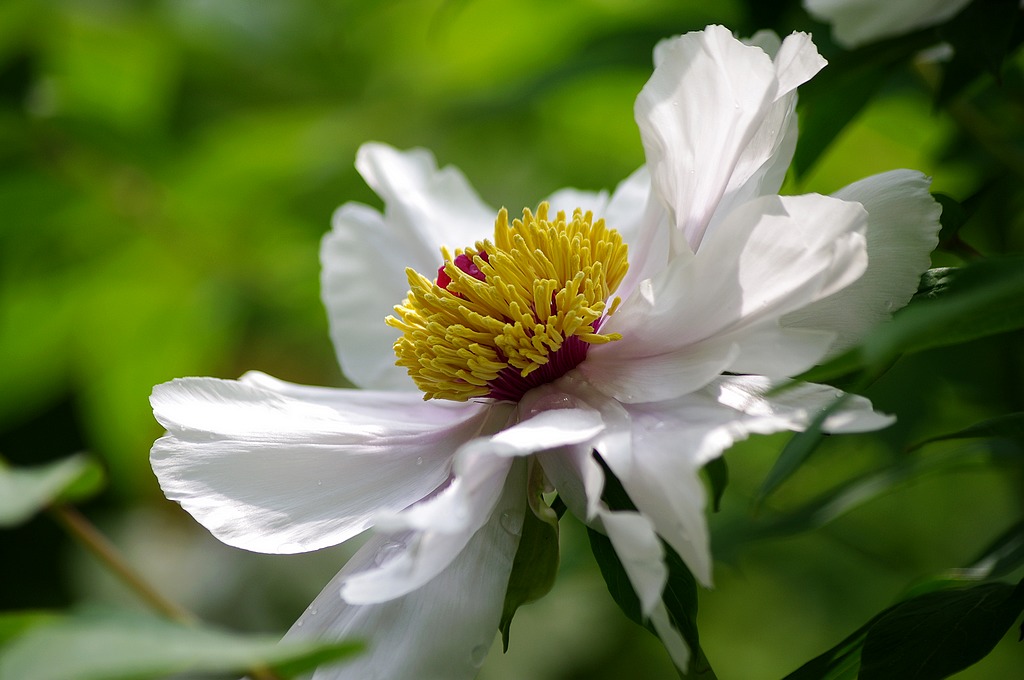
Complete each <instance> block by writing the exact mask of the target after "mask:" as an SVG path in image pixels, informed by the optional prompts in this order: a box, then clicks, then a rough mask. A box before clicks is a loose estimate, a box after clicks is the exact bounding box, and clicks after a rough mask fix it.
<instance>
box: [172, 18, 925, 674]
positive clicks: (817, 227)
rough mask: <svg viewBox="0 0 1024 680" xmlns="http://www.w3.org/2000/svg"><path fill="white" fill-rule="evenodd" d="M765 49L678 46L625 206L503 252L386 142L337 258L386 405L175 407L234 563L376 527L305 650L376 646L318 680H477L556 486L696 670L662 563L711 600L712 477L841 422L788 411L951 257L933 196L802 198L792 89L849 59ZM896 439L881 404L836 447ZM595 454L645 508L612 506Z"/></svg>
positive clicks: (921, 183) (255, 376) (644, 132)
mask: <svg viewBox="0 0 1024 680" xmlns="http://www.w3.org/2000/svg"><path fill="white" fill-rule="evenodd" d="M758 42H760V43H761V46H751V45H745V44H743V43H741V42H740V41H738V40H736V39H734V38H733V37H732V35H731V34H730V33H729V32H728V31H727V30H726V29H724V28H722V27H719V26H712V27H709V28H707V29H706V30H704V31H700V32H696V33H690V34H687V35H684V36H681V37H678V38H675V39H672V40H669V41H666V42H664V43H662V44H661V45H659V46H658V48H657V49H656V51H655V62H656V68H655V70H654V74H653V76H652V77H651V79H650V81H649V82H648V83H647V85H646V86H645V87H644V88H643V90H642V91H641V93H640V95H639V97H638V98H637V102H636V120H637V124H638V125H639V126H640V132H641V136H642V139H643V144H644V149H645V151H646V154H647V163H646V165H645V166H644V167H642V168H640V169H639V170H637V171H636V172H635V173H634V174H633V175H631V176H630V177H628V178H627V179H626V180H625V181H623V182H622V183H621V184H620V185H619V187H618V188H617V189H616V190H615V192H614V193H613V194H612V195H611V196H610V197H609V196H608V195H607V194H606V193H603V192H602V193H588V192H581V191H576V190H570V189H567V190H562V191H559V192H557V193H555V194H554V195H552V196H551V197H549V199H548V201H547V202H548V203H549V204H550V209H548V207H547V205H545V204H542V206H541V208H540V209H539V210H538V211H537V214H536V215H534V214H533V213H530V212H529V211H526V212H524V217H523V219H522V220H519V221H513V222H512V223H511V224H510V223H509V222H508V220H507V216H506V214H505V213H504V211H502V212H501V213H500V214H498V219H497V222H496V226H495V230H494V232H493V233H492V232H491V231H490V229H489V225H491V224H492V223H495V214H496V211H494V210H493V209H492V208H490V207H488V206H486V205H485V204H484V203H483V202H482V201H481V200H480V199H479V198H478V197H477V195H476V194H475V193H474V191H473V190H472V188H471V187H470V186H469V184H468V183H467V181H466V179H465V178H464V177H463V175H462V174H461V173H459V171H458V170H456V169H454V168H452V167H446V168H442V169H438V168H437V166H436V164H435V161H434V158H433V156H431V155H430V154H429V153H428V152H427V151H424V150H412V151H407V152H401V151H397V150H395V149H392V148H390V147H388V146H384V145H382V144H367V145H365V146H363V147H362V148H361V149H360V150H359V154H358V157H357V160H356V167H357V168H358V169H359V172H360V173H361V174H362V176H363V177H364V178H365V179H366V181H367V183H368V184H369V185H370V186H371V187H372V188H373V189H374V190H375V191H376V192H377V194H378V195H380V196H381V198H382V199H383V200H384V204H385V209H384V214H383V215H382V214H380V213H379V212H377V211H376V210H374V209H372V208H369V207H367V206H364V205H359V204H355V203H348V204H345V205H343V206H342V207H341V208H340V209H338V211H337V212H336V213H335V215H334V224H333V230H332V232H331V233H330V234H328V235H327V236H326V237H325V239H324V242H323V248H322V261H323V297H324V302H325V304H326V307H327V310H328V313H329V316H330V322H331V332H332V337H333V340H334V343H335V346H336V347H337V352H338V359H339V361H340V362H341V365H342V367H343V368H344V371H345V374H346V375H348V376H349V377H350V378H351V379H352V380H353V382H355V383H356V384H358V385H360V386H361V387H363V388H365V389H328V388H316V387H303V386H298V385H293V384H288V383H284V382H280V381H278V380H275V379H273V378H271V377H269V376H266V375H263V374H259V373H250V374H247V375H245V376H243V377H242V379H241V380H238V381H228V380H215V379H212V378H186V379H182V380H175V381H173V382H170V383H167V384H164V385H159V386H157V387H156V388H155V389H154V392H153V397H152V404H153V409H154V411H155V414H156V417H157V419H158V420H159V421H160V423H161V424H163V425H164V426H165V427H166V428H167V434H166V435H165V436H164V437H163V438H161V439H160V440H159V441H157V442H156V444H155V445H154V447H153V451H152V464H153V469H154V470H155V472H156V474H157V476H158V477H159V480H160V484H161V486H162V488H163V490H164V492H165V493H166V495H167V497H168V498H170V499H172V500H175V501H178V502H179V503H181V505H182V506H183V507H184V508H185V509H186V510H187V511H188V512H189V513H191V514H192V515H193V516H194V517H195V518H196V519H197V520H198V521H199V522H201V523H202V524H203V525H204V526H206V527H207V528H208V529H209V530H210V531H212V532H213V533H214V534H215V535H216V536H217V537H218V538H220V539H221V540H222V541H224V542H225V543H228V544H230V545H234V546H238V547H240V548H245V549H248V550H255V551H261V552H273V553H294V552H301V551H307V550H315V549H317V548H321V547H324V546H328V545H334V544H337V543H339V542H341V541H345V540H347V539H349V538H351V537H353V536H355V535H356V534H358V533H360V532H362V531H364V530H365V529H367V528H370V527H375V534H374V536H373V537H372V538H370V539H369V541H368V542H367V543H366V544H365V545H364V546H363V547H362V548H361V549H360V550H359V552H358V553H357V554H356V555H355V556H354V557H353V558H352V560H351V561H350V562H349V564H348V565H347V566H346V567H345V568H344V570H342V572H341V573H340V574H338V576H337V577H336V578H335V579H334V580H333V581H332V582H331V583H330V584H329V585H328V586H327V587H326V588H325V589H324V591H323V593H322V594H321V595H320V596H319V597H318V598H317V599H316V601H314V602H313V604H312V605H310V607H309V608H308V609H307V610H306V613H305V614H303V616H302V617H301V619H300V620H299V621H298V622H296V624H295V626H294V627H293V628H292V630H291V631H290V633H289V635H316V636H328V637H332V638H364V639H366V640H368V641H369V642H370V648H369V651H368V653H366V654H364V655H363V656H361V657H358V658H356V659H355V660H354V661H352V662H349V663H345V664H342V665H338V666H336V667H333V668H327V667H324V668H321V669H320V670H319V671H318V672H317V673H316V674H315V677H316V678H318V679H320V680H322V679H325V678H334V679H341V678H358V679H359V680H365V679H366V678H388V679H391V680H394V679H396V678H417V679H419V680H424V679H426V680H431V679H440V678H443V679H445V680H451V679H452V678H469V677H472V676H473V675H474V674H475V672H476V669H477V668H478V667H479V666H480V665H481V663H482V662H483V660H484V657H485V655H486V653H487V650H488V649H489V647H490V645H491V642H492V640H493V638H494V633H495V631H496V628H497V626H498V622H499V617H500V615H501V612H502V602H503V597H504V595H505V590H506V586H507V584H508V579H509V574H510V570H511V567H512V562H513V558H514V556H515V554H516V550H517V547H518V543H519V540H520V534H521V528H522V526H523V522H524V517H525V513H526V512H528V511H529V510H528V507H529V503H528V495H530V494H535V493H536V492H537V491H538V488H537V486H538V484H548V483H549V484H551V485H553V486H554V488H556V489H557V491H558V493H559V495H560V497H561V498H562V499H564V501H565V503H566V504H567V506H568V508H569V509H570V510H571V511H572V512H573V513H575V514H576V515H577V516H578V517H579V518H580V519H581V520H583V521H584V522H586V523H588V524H589V525H590V526H593V527H595V528H597V529H599V530H600V531H603V532H605V533H606V534H607V535H608V537H609V538H610V540H611V543H612V545H613V546H614V548H615V550H616V551H617V553H618V555H619V557H620V560H621V562H622V564H623V565H624V567H625V569H626V570H627V573H628V575H629V578H630V581H631V583H632V585H633V587H634V589H635V590H636V592H637V594H638V596H639V598H640V601H641V604H642V610H643V614H644V615H645V616H646V617H649V618H650V620H651V621H652V623H653V625H654V626H655V628H656V629H657V631H658V632H659V635H660V636H661V637H662V639H663V641H664V642H665V644H666V645H667V647H668V649H669V651H670V653H671V654H672V656H673V659H674V660H675V662H676V663H677V664H678V665H679V666H680V667H685V666H686V664H687V661H688V656H689V651H688V650H687V647H686V644H685V642H684V641H683V640H682V638H681V637H680V636H679V634H678V633H677V632H676V631H675V630H674V629H673V628H672V627H671V626H670V624H669V620H668V616H667V612H666V610H665V607H664V605H663V603H662V601H661V594H662V590H663V587H664V585H665V581H666V574H667V572H666V567H665V565H664V562H663V559H662V556H663V551H662V543H661V540H659V539H662V540H664V541H665V542H666V543H667V544H668V545H670V546H671V547H672V548H673V549H674V550H676V551H677V552H678V553H679V555H680V556H681V557H682V558H683V559H684V560H685V562H686V564H687V566H688V567H689V568H690V569H691V570H692V572H693V573H694V575H695V576H696V577H697V579H698V580H699V581H700V582H701V583H703V584H705V585H710V583H711V571H712V570H711V556H710V554H709V547H708V532H707V526H706V521H705V516H704V509H705V502H706V499H705V492H704V488H703V486H702V484H701V481H700V479H699V477H698V472H699V470H700V468H701V467H702V466H703V465H705V464H706V463H707V462H708V461H710V460H712V459H714V458H715V457H717V456H719V455H721V453H722V452H723V451H724V450H725V449H726V448H728V447H729V446H730V445H731V444H732V443H734V442H736V441H738V440H740V439H743V438H745V437H747V436H748V435H750V434H751V433H770V432H777V431H781V430H800V429H802V428H804V427H805V426H806V425H807V424H808V423H809V421H810V420H812V419H813V418H814V416H815V414H816V413H818V412H820V410H821V409H822V408H823V406H825V405H827V404H830V403H831V402H832V401H833V400H834V399H835V398H836V397H837V395H839V394H840V393H839V392H838V391H837V390H835V389H833V388H831V387H826V386H821V385H810V384H805V385H802V386H800V387H797V388H794V389H791V390H787V391H784V392H781V393H778V394H777V395H775V396H770V395H769V394H768V390H769V389H770V388H771V386H772V385H774V384H776V383H777V381H778V380H780V379H783V378H785V377H787V376H792V375H795V374H797V373H799V372H801V371H803V370H805V369H807V368H809V367H811V366H813V365H815V364H816V363H819V362H820V361H821V359H822V358H823V357H825V356H827V355H829V354H830V353H834V352H836V351H838V350H839V349H841V348H844V347H847V346H849V345H851V344H853V343H856V342H857V341H858V340H859V339H860V338H861V337H863V336H864V334H865V333H866V332H867V331H868V330H869V329H870V328H871V327H872V326H874V325H875V324H877V323H878V322H880V321H882V320H883V319H885V318H886V317H887V316H888V315H889V313H890V312H891V311H892V310H893V309H896V308H898V307H901V306H903V305H904V304H906V302H907V301H908V300H909V298H910V296H911V295H912V294H913V293H914V291H915V288H916V285H917V281H918V278H919V275H920V274H921V272H923V271H924V270H925V269H926V268H927V267H928V263H929V256H928V253H929V252H930V251H931V250H932V248H933V247H934V246H935V244H936V234H937V231H938V215H939V207H938V206H937V204H936V203H935V202H934V201H933V200H932V198H931V197H930V196H929V194H928V186H929V182H928V180H927V178H925V177H923V176H922V175H920V174H919V173H916V172H911V171H907V170H901V171H896V172H891V173H886V174H883V175H879V176H876V177H871V178H868V179H865V180H863V181H860V182H857V183H856V184H853V185H851V186H849V187H847V188H846V189H843V190H842V191H841V192H839V193H838V194H837V195H836V196H833V197H830V196H821V195H815V194H812V195H805V196H779V195H777V192H778V190H779V187H780V185H781V183H782V179H783V175H784V173H785V171H786V168H787V167H788V165H789V162H790V159H791V157H792V154H793V149H794V147H795V143H796V139H795V138H796V116H795V114H794V105H795V102H796V87H797V86H798V85H800V84H801V83H803V82H805V81H807V80H808V79H809V78H811V77H812V76H813V75H814V74H815V73H816V72H817V71H818V70H819V69H821V68H822V66H824V60H823V59H822V58H821V57H820V56H819V55H818V53H817V51H816V50H815V48H814V45H813V44H812V43H811V40H810V38H809V37H808V36H807V35H804V34H793V35H791V36H789V37H788V38H786V40H785V41H784V42H782V43H781V44H780V43H779V41H778V39H777V38H768V37H765V36H763V35H762V36H760V38H759V40H758ZM766 50H767V51H766ZM577 208H579V209H581V210H576V209H577ZM563 210H564V211H565V212H564V214H563V213H561V212H559V211H563ZM442 247H443V248H445V250H444V251H443V255H442V254H441V251H440V250H439V249H441V248H442ZM449 249H455V250H449ZM439 265H441V266H442V268H441V270H440V272H438V274H436V275H435V274H434V272H435V271H437V270H438V267H439ZM417 272H418V273H417ZM435 276H436V282H435ZM395 305H398V307H395ZM389 314H391V315H393V316H392V317H391V318H390V319H389V320H388V322H387V323H385V322H384V319H385V317H387V316H388V315H389ZM393 347H394V350H393V349H392V348H393ZM396 351H397V354H398V356H399V362H398V363H399V364H401V366H396V364H395V352H396ZM410 378H411V379H410ZM425 396H426V397H435V398H426V399H425ZM889 422H891V418H889V417H888V416H884V415H880V414H877V413H874V412H873V411H872V410H871V407H870V404H869V403H868V402H867V400H865V399H863V398H859V397H856V398H853V399H851V400H850V401H848V402H846V406H845V408H844V409H843V410H841V411H839V412H837V413H835V414H834V415H832V416H831V417H830V418H829V419H828V420H827V422H826V423H825V429H826V430H827V431H829V432H857V431H865V430H873V429H876V428H880V427H884V426H885V425H887V424H888V423H889ZM595 452H596V455H597V456H600V458H601V459H602V460H603V462H604V464H605V465H607V467H608V468H609V469H610V470H611V471H612V472H613V473H614V474H615V476H616V477H617V478H618V479H619V480H620V481H621V483H622V485H623V486H624V488H625V490H626V491H627V492H628V494H629V496H630V498H631V499H632V500H633V502H634V503H635V504H636V507H637V511H635V512H624V511H612V510H611V509H609V508H608V507H607V506H606V505H605V504H604V503H603V502H602V500H601V493H602V488H603V485H604V482H605V476H604V471H603V468H602V467H601V464H600V463H599V462H598V460H597V459H596V458H595ZM540 473H543V474H542V475H541V474H540ZM528 489H529V492H528Z"/></svg>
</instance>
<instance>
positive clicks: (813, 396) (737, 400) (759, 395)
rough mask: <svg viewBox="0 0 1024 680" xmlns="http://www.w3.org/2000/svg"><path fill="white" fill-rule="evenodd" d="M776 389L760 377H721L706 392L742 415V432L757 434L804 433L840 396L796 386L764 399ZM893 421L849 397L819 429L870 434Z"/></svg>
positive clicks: (830, 390)
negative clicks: (743, 416) (786, 431)
mask: <svg viewBox="0 0 1024 680" xmlns="http://www.w3.org/2000/svg"><path fill="white" fill-rule="evenodd" d="M776 385H777V384H776V383H774V382H772V381H771V380H769V379H767V378H764V377H762V376H755V375H734V376H722V377H721V378H720V379H719V380H717V381H715V383H714V384H713V385H709V386H708V388H707V391H708V392H709V393H710V394H712V395H713V396H714V398H715V400H716V401H717V402H718V403H720V404H722V405H724V406H728V407H729V408H731V409H735V410H736V411H740V412H742V413H743V414H745V415H746V416H747V417H746V418H744V419H743V428H744V429H745V430H747V431H749V432H752V433H758V434H771V433H773V432H780V431H782V430H793V431H797V432H799V431H801V430H804V429H805V428H806V427H807V426H808V425H810V424H811V421H813V420H814V418H815V417H816V416H817V415H818V414H819V413H820V412H821V411H822V409H824V408H826V407H828V406H830V405H831V404H832V403H833V402H835V400H836V399H838V398H839V397H841V396H842V395H843V392H842V391H841V390H837V389H836V388H834V387H830V386H828V385H817V384H814V383H800V384H798V385H793V386H787V388H786V389H785V390H783V391H781V392H779V393H777V394H772V395H771V396H766V395H767V394H768V393H769V392H770V391H771V390H772V389H773V388H774V387H776ZM895 420H896V419H895V418H894V417H893V416H889V415H886V414H884V413H878V412H877V411H875V410H874V409H873V408H872V407H871V402H870V401H868V400H867V399H865V398H864V397H862V396H859V395H856V394H853V395H849V396H848V397H847V399H846V402H845V403H844V404H843V406H842V408H840V409H839V410H837V411H836V412H835V413H832V414H831V415H830V416H829V417H828V418H826V419H825V422H824V423H823V426H822V429H823V430H824V431H825V432H830V433H836V434H839V433H852V432H872V431H874V430H880V429H882V428H884V427H888V426H889V425H891V424H892V423H893V422H895Z"/></svg>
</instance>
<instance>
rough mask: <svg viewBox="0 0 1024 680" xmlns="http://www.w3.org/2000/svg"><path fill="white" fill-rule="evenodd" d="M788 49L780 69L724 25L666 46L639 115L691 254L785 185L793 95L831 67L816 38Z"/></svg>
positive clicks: (660, 185) (658, 183) (794, 40)
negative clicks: (737, 212)
mask: <svg viewBox="0 0 1024 680" xmlns="http://www.w3.org/2000/svg"><path fill="white" fill-rule="evenodd" d="M786 43H789V44H788V45H787V44H786ZM786 43H784V44H783V47H782V48H780V52H779V55H780V56H781V59H780V62H779V64H778V65H776V64H775V63H773V62H772V60H771V58H770V57H769V56H768V55H767V54H765V52H764V51H763V50H761V49H760V48H758V47H753V46H748V45H744V44H743V43H741V42H740V41H738V40H736V39H735V38H733V37H732V35H731V34H730V33H729V31H728V30H726V29H725V28H723V27H721V26H709V27H708V28H707V29H705V30H704V31H701V32H697V33H689V34H686V35H683V36H680V37H679V38H676V39H674V40H672V41H671V42H669V43H667V44H663V45H659V48H658V53H657V54H656V62H657V63H658V65H657V67H656V68H655V71H654V74H653V75H652V76H651V79H650V80H649V81H648V82H647V84H646V85H645V86H644V88H643V90H642V91H641V93H640V95H639V96H638V97H637V101H636V107H635V114H636V120H637V125H638V126H639V127H640V134H641V138H642V140H643V144H644V149H645V151H646V154H647V165H648V167H649V168H650V171H651V180H652V184H653V186H654V190H655V192H656V193H657V195H658V196H659V197H660V198H661V200H662V201H663V202H664V204H665V207H666V208H667V209H668V212H669V214H670V221H671V222H672V223H673V225H674V226H675V227H676V229H678V230H679V232H680V234H681V238H680V239H679V240H680V241H685V242H686V243H687V244H689V247H690V248H691V249H694V250H695V249H696V248H697V247H698V245H699V244H700V242H701V240H702V239H703V236H704V232H705V230H706V229H708V227H709V225H710V224H711V222H712V220H713V219H714V218H715V217H716V213H718V215H719V219H720V218H721V216H722V215H724V214H726V213H728V212H729V211H730V210H731V209H732V208H733V207H735V206H736V205H738V204H739V203H742V202H744V201H745V200H747V199H749V198H751V197H753V196H755V195H759V194H760V193H773V192H774V191H777V189H778V185H776V182H777V183H778V184H781V174H782V173H781V172H780V168H781V170H782V171H784V169H785V167H786V166H787V165H788V162H789V157H790V155H791V153H792V149H793V145H794V144H795V142H793V141H792V140H788V141H787V140H786V139H785V137H786V136H788V133H790V132H792V131H793V129H794V127H793V125H791V123H790V119H791V118H792V109H793V104H794V100H793V98H792V97H791V96H789V93H790V92H791V91H792V89H793V88H795V87H796V85H798V84H800V83H801V82H804V81H806V80H807V79H809V78H810V77H811V76H813V75H814V73H815V72H816V71H817V70H818V69H820V68H821V67H822V66H823V65H824V60H822V59H821V58H820V57H819V56H818V55H817V52H816V51H815V50H814V46H813V44H811V43H810V41H809V40H806V39H804V38H800V37H794V36H790V38H787V40H786ZM776 156H778V157H779V160H778V162H775V160H774V159H775V158H776ZM769 177H770V180H769V179H768V178H769ZM769 182H770V183H771V184H772V186H769ZM675 250H676V251H677V252H678V251H679V250H681V246H678V245H677V246H676V247H675Z"/></svg>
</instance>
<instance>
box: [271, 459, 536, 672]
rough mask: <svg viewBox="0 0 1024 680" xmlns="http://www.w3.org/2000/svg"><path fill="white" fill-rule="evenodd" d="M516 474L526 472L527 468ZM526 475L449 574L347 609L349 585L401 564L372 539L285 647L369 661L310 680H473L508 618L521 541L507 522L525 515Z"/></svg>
mask: <svg viewBox="0 0 1024 680" xmlns="http://www.w3.org/2000/svg"><path fill="white" fill-rule="evenodd" d="M516 467H517V468H523V467H525V466H524V465H522V464H521V463H520V464H518V465H517V466H516ZM524 480H525V474H524V473H523V472H522V470H521V469H520V470H519V471H518V472H514V473H513V474H510V475H509V476H508V479H507V483H506V486H505V489H504V492H503V494H502V497H501V499H500V500H499V502H498V505H497V507H496V509H495V512H494V513H492V514H491V516H490V517H489V519H488V520H487V522H486V523H485V524H484V525H483V527H481V528H480V530H479V531H477V532H476V533H475V534H473V536H472V537H471V538H470V539H469V541H468V542H467V543H466V546H465V548H463V550H462V551H461V552H460V553H459V554H458V555H457V556H456V557H455V559H454V560H452V562H451V563H450V564H449V565H448V567H447V568H446V569H445V570H444V571H442V572H441V573H440V574H438V575H437V577H436V578H434V579H432V580H430V581H429V582H427V583H426V584H425V585H423V586H422V587H420V588H419V589H417V590H414V591H412V592H411V593H409V594H407V595H404V596H401V597H397V598H395V599H392V600H390V601H387V602H382V603H378V604H369V605H354V604H349V603H346V602H344V601H343V600H342V598H341V594H340V591H341V586H342V584H343V583H344V582H345V581H346V580H348V579H349V578H351V577H352V576H353V575H354V574H357V573H359V572H360V571H363V570H365V569H372V568H375V567H376V566H377V565H378V563H379V562H383V561H385V560H390V559H394V558H395V556H396V552H397V551H399V550H400V548H396V547H395V543H394V540H393V538H392V537H386V536H377V537H374V538H371V539H370V541H369V542H367V544H366V545H364V546H363V547H362V548H361V549H360V550H359V552H358V553H356V555H355V556H354V557H353V558H352V559H351V560H350V561H349V563H348V564H347V565H346V566H345V568H344V569H343V570H342V571H341V573H340V574H338V576H336V577H335V578H334V579H333V580H332V581H331V582H330V583H329V584H328V585H327V587H326V588H324V590H323V592H321V593H320V595H319V596H318V597H317V598H316V600H314V601H313V603H312V604H311V605H310V606H309V607H308V608H307V609H306V612H305V613H304V614H303V615H302V616H301V617H300V618H299V620H298V621H296V623H295V625H294V626H292V629H291V630H290V631H288V634H287V635H286V636H285V637H286V639H309V638H316V639H328V640H340V639H362V640H365V641H366V642H367V646H368V650H367V652H366V653H364V654H362V655H360V656H357V657H354V658H353V659H352V660H351V661H346V662H343V663H340V664H336V665H334V666H322V667H320V668H319V669H317V671H316V673H315V674H311V675H310V676H307V677H308V678H310V680H460V679H461V680H469V679H470V678H473V677H474V676H475V675H476V673H477V671H478V669H479V667H480V666H481V665H482V664H483V661H484V659H485V657H486V656H487V651H488V649H490V647H491V643H492V642H493V640H494V636H495V633H496V632H497V629H498V621H499V619H500V617H501V610H502V605H503V602H504V597H505V589H506V588H507V586H508V578H509V574H510V573H511V571H512V561H513V560H514V558H515V554H516V550H517V548H518V547H519V535H518V534H517V533H515V532H514V531H509V530H508V529H507V528H506V527H505V525H504V524H503V523H502V520H501V518H502V517H503V516H504V514H505V513H506V512H507V513H517V512H518V513H520V514H521V513H522V512H523V511H524V510H523V509H524V508H525V503H526V495H525V493H524V492H523V484H524V483H525V481H524Z"/></svg>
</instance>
